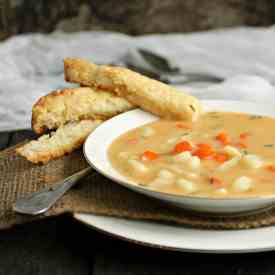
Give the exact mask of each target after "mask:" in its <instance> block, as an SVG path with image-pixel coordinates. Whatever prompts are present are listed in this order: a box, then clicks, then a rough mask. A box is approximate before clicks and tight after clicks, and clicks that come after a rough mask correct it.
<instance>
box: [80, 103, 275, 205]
mask: <svg viewBox="0 0 275 275" xmlns="http://www.w3.org/2000/svg"><path fill="white" fill-rule="evenodd" d="M201 102H202V104H209V103H213V102H215V103H225V102H226V103H227V104H228V103H231V104H236V103H237V104H240V103H241V104H252V105H254V106H257V105H258V106H265V107H266V106H268V105H271V104H268V105H266V104H263V103H256V102H249V101H241V100H201ZM137 110H139V111H143V110H141V109H139V108H135V109H133V110H130V111H127V112H124V113H121V114H119V115H116V116H114V117H112V118H111V119H108V120H107V121H105V122H103V123H102V124H101V125H99V126H98V127H97V128H96V129H95V131H93V132H92V133H91V134H90V135H89V136H88V137H87V139H86V141H85V143H84V146H83V154H84V157H85V159H86V161H87V162H88V164H89V165H90V166H91V167H92V168H93V169H94V170H95V171H97V172H98V173H99V174H101V175H103V176H105V177H106V178H108V179H110V180H112V181H113V182H115V183H118V184H120V185H122V186H124V187H126V188H127V189H130V190H133V191H135V192H138V193H142V194H144V193H154V194H157V195H159V196H160V197H161V196H165V197H167V198H176V199H182V200H199V201H208V202H209V201H210V202H233V201H240V200H242V201H249V202H251V201H255V202H257V201H262V200H272V199H273V200H274V201H275V193H274V194H273V195H272V194H271V195H262V196H250V197H234V198H232V197H228V198H224V197H221V198H219V197H214V198H209V197H206V196H192V195H177V194H171V193H168V192H161V191H157V190H153V189H149V188H146V187H143V186H142V185H139V184H138V183H131V182H129V181H127V178H126V177H125V176H124V175H122V176H123V177H124V180H120V179H118V178H116V177H114V176H113V175H111V174H109V173H108V172H106V171H104V170H103V169H100V168H99V167H97V166H96V165H95V164H94V163H93V162H92V161H91V160H90V158H89V156H88V154H87V144H88V143H89V141H90V139H91V138H90V137H91V136H92V135H93V134H94V133H95V132H96V130H97V129H98V128H100V127H102V126H103V125H104V126H105V127H106V124H107V123H108V124H109V123H112V121H113V120H117V119H120V118H121V117H124V116H126V115H129V113H132V112H136V111H137ZM144 112H145V111H144ZM226 112H230V111H226ZM232 112H234V111H232ZM239 113H244V114H247V113H246V112H245V111H244V112H239ZM254 114H255V115H257V113H254ZM263 116H264V115H263ZM266 116H267V117H272V116H271V115H266ZM274 117H275V109H274ZM156 118H157V117H156ZM137 127H140V126H137ZM134 128H136V126H134V127H133V128H132V129H134ZM130 130H131V129H130ZM130 130H127V131H130ZM125 132H126V131H125ZM117 137H118V136H117ZM117 137H115V138H117ZM115 138H114V139H115ZM114 139H112V141H113V140H114ZM109 145H110V144H109ZM108 160H109V159H108ZM110 163H111V162H110ZM113 169H115V168H113ZM115 170H116V169H115ZM116 171H117V170H116ZM117 172H118V171H117ZM118 173H119V172H118ZM133 186H134V188H133Z"/></svg>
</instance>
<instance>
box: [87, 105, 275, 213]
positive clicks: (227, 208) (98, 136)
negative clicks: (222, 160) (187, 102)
mask: <svg viewBox="0 0 275 275" xmlns="http://www.w3.org/2000/svg"><path fill="white" fill-rule="evenodd" d="M202 103H203V106H204V108H205V110H206V111H232V112H246V113H250V114H257V115H265V116H273V117H274V116H275V108H273V106H271V105H263V104H256V103H250V102H244V101H222V100H209V101H203V102H202ZM157 119H158V117H156V116H154V115H152V114H150V113H147V112H144V111H142V110H139V109H136V110H133V111H129V112H126V113H123V114H121V115H118V116H116V117H114V118H112V119H110V120H108V121H106V122H105V123H103V124H102V125H100V126H99V127H98V128H97V129H96V130H95V131H94V132H93V133H92V134H91V135H90V136H89V137H88V138H87V140H86V142H85V145H84V155H85V157H86V159H87V161H88V162H89V163H90V164H91V165H92V166H93V167H94V168H95V169H96V170H97V171H99V172H100V173H101V174H103V175H105V176H106V177H108V178H110V179H112V180H113V181H115V182H117V183H119V184H121V185H123V186H125V187H127V188H129V189H131V190H133V191H136V192H139V193H142V194H144V195H147V196H150V197H154V198H157V199H159V200H161V201H163V202H166V203H170V204H173V205H176V206H178V207H182V208H185V209H189V210H193V211H200V212H202V211H203V212H207V213H211V214H221V213H222V214H223V215H225V214H227V215H232V214H234V215H236V214H238V215H240V214H246V213H247V212H248V211H255V210H261V209H264V208H266V207H268V206H271V205H272V204H273V203H274V201H275V196H274V195H273V196H269V197H266V196H265V197H254V198H241V199H238V198H231V199H230V198H229V199H224V198H218V199H213V198H211V199H210V198H207V197H206V198H200V197H193V196H182V195H173V194H167V193H162V192H157V191H154V190H152V189H148V188H145V187H142V186H140V185H138V184H136V183H135V182H133V181H131V180H129V179H127V178H126V177H124V176H123V175H121V174H119V173H118V172H117V171H116V170H115V169H114V168H113V167H112V165H111V163H110V161H109V158H108V154H107V151H108V148H109V146H110V144H111V143H112V142H113V140H114V139H115V138H117V137H119V136H120V135H121V134H123V133H125V132H126V131H129V130H131V129H133V128H136V127H139V126H141V125H144V124H146V123H149V122H153V121H155V120H157ZM114 184H115V183H114Z"/></svg>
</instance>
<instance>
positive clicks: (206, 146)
mask: <svg viewBox="0 0 275 275" xmlns="http://www.w3.org/2000/svg"><path fill="white" fill-rule="evenodd" d="M197 147H198V148H199V149H203V150H208V151H212V150H213V149H212V146H211V145H210V144H208V143H199V144H197Z"/></svg>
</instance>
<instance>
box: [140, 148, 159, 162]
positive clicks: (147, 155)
mask: <svg viewBox="0 0 275 275" xmlns="http://www.w3.org/2000/svg"><path fill="white" fill-rule="evenodd" d="M158 157H159V154H158V153H156V152H153V151H149V150H147V151H145V152H144V153H143V154H142V156H141V159H142V160H155V159H157V158H158Z"/></svg>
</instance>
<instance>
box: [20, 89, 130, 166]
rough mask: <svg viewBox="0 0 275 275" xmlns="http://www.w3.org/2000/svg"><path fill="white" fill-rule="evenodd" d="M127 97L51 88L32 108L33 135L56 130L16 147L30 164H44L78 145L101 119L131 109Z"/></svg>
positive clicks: (89, 90)
mask: <svg viewBox="0 0 275 275" xmlns="http://www.w3.org/2000/svg"><path fill="white" fill-rule="evenodd" d="M133 108H134V106H133V105H132V104H130V103H129V102H128V101H127V100H125V99H123V98H120V97H118V96H116V95H114V94H111V93H108V92H105V91H100V92H98V91H95V89H93V88H89V87H79V88H71V89H63V90H59V91H54V92H51V93H49V94H48V95H46V96H43V97H41V98H40V99H39V100H38V101H37V102H36V103H35V104H34V106H33V109H32V127H33V130H34V131H35V132H36V133H37V134H43V133H45V132H46V131H47V130H52V129H57V130H56V132H54V131H53V132H51V133H50V134H46V135H43V136H41V137H40V138H39V139H38V140H33V141H30V142H29V143H27V144H25V145H23V146H22V147H20V148H18V149H17V150H16V151H17V153H18V154H19V155H21V156H23V157H25V158H26V159H27V160H29V161H31V162H34V163H47V162H49V161H50V160H52V159H56V158H59V157H62V156H64V155H65V154H68V153H70V152H72V151H73V150H75V149H77V148H79V147H80V146H81V145H82V144H83V143H84V141H85V139H86V138H87V136H88V135H89V134H90V133H91V132H92V131H93V130H94V129H95V128H96V126H98V125H99V124H100V123H101V122H102V121H103V120H106V119H108V118H110V117H113V116H115V115H117V114H119V113H122V112H125V111H128V110H130V109H133Z"/></svg>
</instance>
